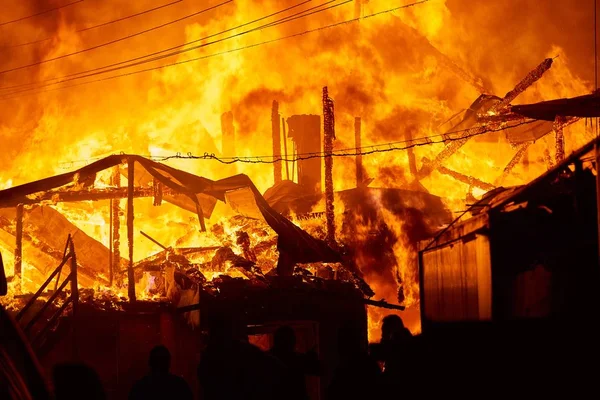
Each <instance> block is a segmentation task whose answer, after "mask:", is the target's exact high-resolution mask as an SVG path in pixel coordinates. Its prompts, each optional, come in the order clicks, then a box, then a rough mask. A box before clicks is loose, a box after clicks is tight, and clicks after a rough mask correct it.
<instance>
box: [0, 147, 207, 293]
mask: <svg viewBox="0 0 600 400" xmlns="http://www.w3.org/2000/svg"><path fill="white" fill-rule="evenodd" d="M126 163H127V166H128V172H127V173H128V176H127V178H128V185H127V187H120V182H121V180H120V172H119V165H117V166H115V167H112V168H114V172H113V175H112V177H111V183H112V184H114V185H115V186H116V187H112V188H102V189H96V188H83V189H78V190H49V191H45V192H40V193H36V195H35V196H32V197H31V198H26V199H20V200H19V201H17V202H15V203H14V204H12V203H10V202H9V203H8V204H7V205H6V206H5V207H3V208H8V207H11V206H16V210H17V213H16V220H15V225H16V230H15V234H16V235H15V236H16V244H15V252H14V264H15V275H19V276H20V275H21V272H22V261H23V218H24V206H25V205H36V204H43V203H53V204H54V203H68V202H79V201H98V200H110V206H109V213H110V226H109V229H110V233H109V236H110V243H109V253H110V254H111V257H110V259H109V282H108V283H109V285H110V286H112V284H113V282H114V274H115V273H116V272H117V271H116V266H117V265H118V259H119V243H120V237H119V226H120V219H119V215H120V212H121V210H120V207H119V200H120V199H127V238H128V246H129V265H128V268H127V280H128V282H127V283H128V297H129V301H130V302H135V301H136V293H135V279H134V271H133V233H134V232H133V199H134V198H142V197H155V190H154V188H152V187H147V188H146V187H136V186H134V163H135V161H134V160H133V158H127V160H126ZM122 164H125V162H123V163H122ZM161 190H162V192H163V194H166V195H176V194H179V193H178V192H177V191H175V190H173V189H170V188H165V187H162V188H161ZM196 213H197V215H198V220H199V223H200V228H201V231H202V232H206V225H205V222H204V215H203V213H202V209H201V208H200V205H199V204H196Z"/></svg>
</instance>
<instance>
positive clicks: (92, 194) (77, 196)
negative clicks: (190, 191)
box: [3, 187, 176, 208]
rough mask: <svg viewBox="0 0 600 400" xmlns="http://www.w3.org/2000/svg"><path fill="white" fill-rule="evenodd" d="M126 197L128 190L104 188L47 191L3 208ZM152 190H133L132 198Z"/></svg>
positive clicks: (145, 194)
mask: <svg viewBox="0 0 600 400" xmlns="http://www.w3.org/2000/svg"><path fill="white" fill-rule="evenodd" d="M163 193H165V194H170V195H174V194H175V193H176V192H175V191H173V190H171V189H166V188H163ZM127 195H128V188H126V187H122V188H106V189H81V190H77V191H75V190H73V191H71V190H64V191H47V192H42V193H39V194H36V195H35V196H31V197H26V198H20V199H15V200H13V201H11V202H6V203H3V207H4V208H8V207H14V206H16V205H18V204H26V205H29V204H38V203H42V202H53V203H61V202H73V201H97V200H110V199H125V198H127ZM153 196H154V189H153V188H152V187H148V188H141V187H134V188H133V197H136V198H137V197H153Z"/></svg>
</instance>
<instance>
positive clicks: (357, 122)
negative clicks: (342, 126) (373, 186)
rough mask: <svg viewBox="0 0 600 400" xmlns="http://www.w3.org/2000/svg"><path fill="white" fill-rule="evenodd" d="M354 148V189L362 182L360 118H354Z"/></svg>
mask: <svg viewBox="0 0 600 400" xmlns="http://www.w3.org/2000/svg"><path fill="white" fill-rule="evenodd" d="M354 147H355V149H356V150H355V152H356V156H355V157H356V158H355V160H356V187H359V186H360V185H361V183H362V182H363V180H364V178H363V166H362V154H360V152H361V147H362V137H361V119H360V117H355V118H354Z"/></svg>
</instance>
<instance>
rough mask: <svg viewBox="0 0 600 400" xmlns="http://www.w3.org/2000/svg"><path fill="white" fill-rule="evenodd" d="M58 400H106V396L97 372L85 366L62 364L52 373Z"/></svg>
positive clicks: (55, 394)
mask: <svg viewBox="0 0 600 400" xmlns="http://www.w3.org/2000/svg"><path fill="white" fill-rule="evenodd" d="M52 380H53V383H54V396H55V398H56V400H79V399H90V400H104V399H106V395H105V393H104V388H103V387H102V383H101V382H100V378H99V377H98V374H97V373H96V371H94V370H93V369H92V368H90V367H88V366H87V365H83V364H60V365H57V366H56V367H54V369H53V371H52Z"/></svg>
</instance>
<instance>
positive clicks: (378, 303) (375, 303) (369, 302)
mask: <svg viewBox="0 0 600 400" xmlns="http://www.w3.org/2000/svg"><path fill="white" fill-rule="evenodd" d="M363 302H364V303H365V304H366V305H369V306H374V307H380V308H387V309H390V310H400V311H404V310H405V309H406V307H404V306H401V305H399V304H390V303H388V302H386V301H383V300H379V301H377V300H370V299H364V300H363Z"/></svg>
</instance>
